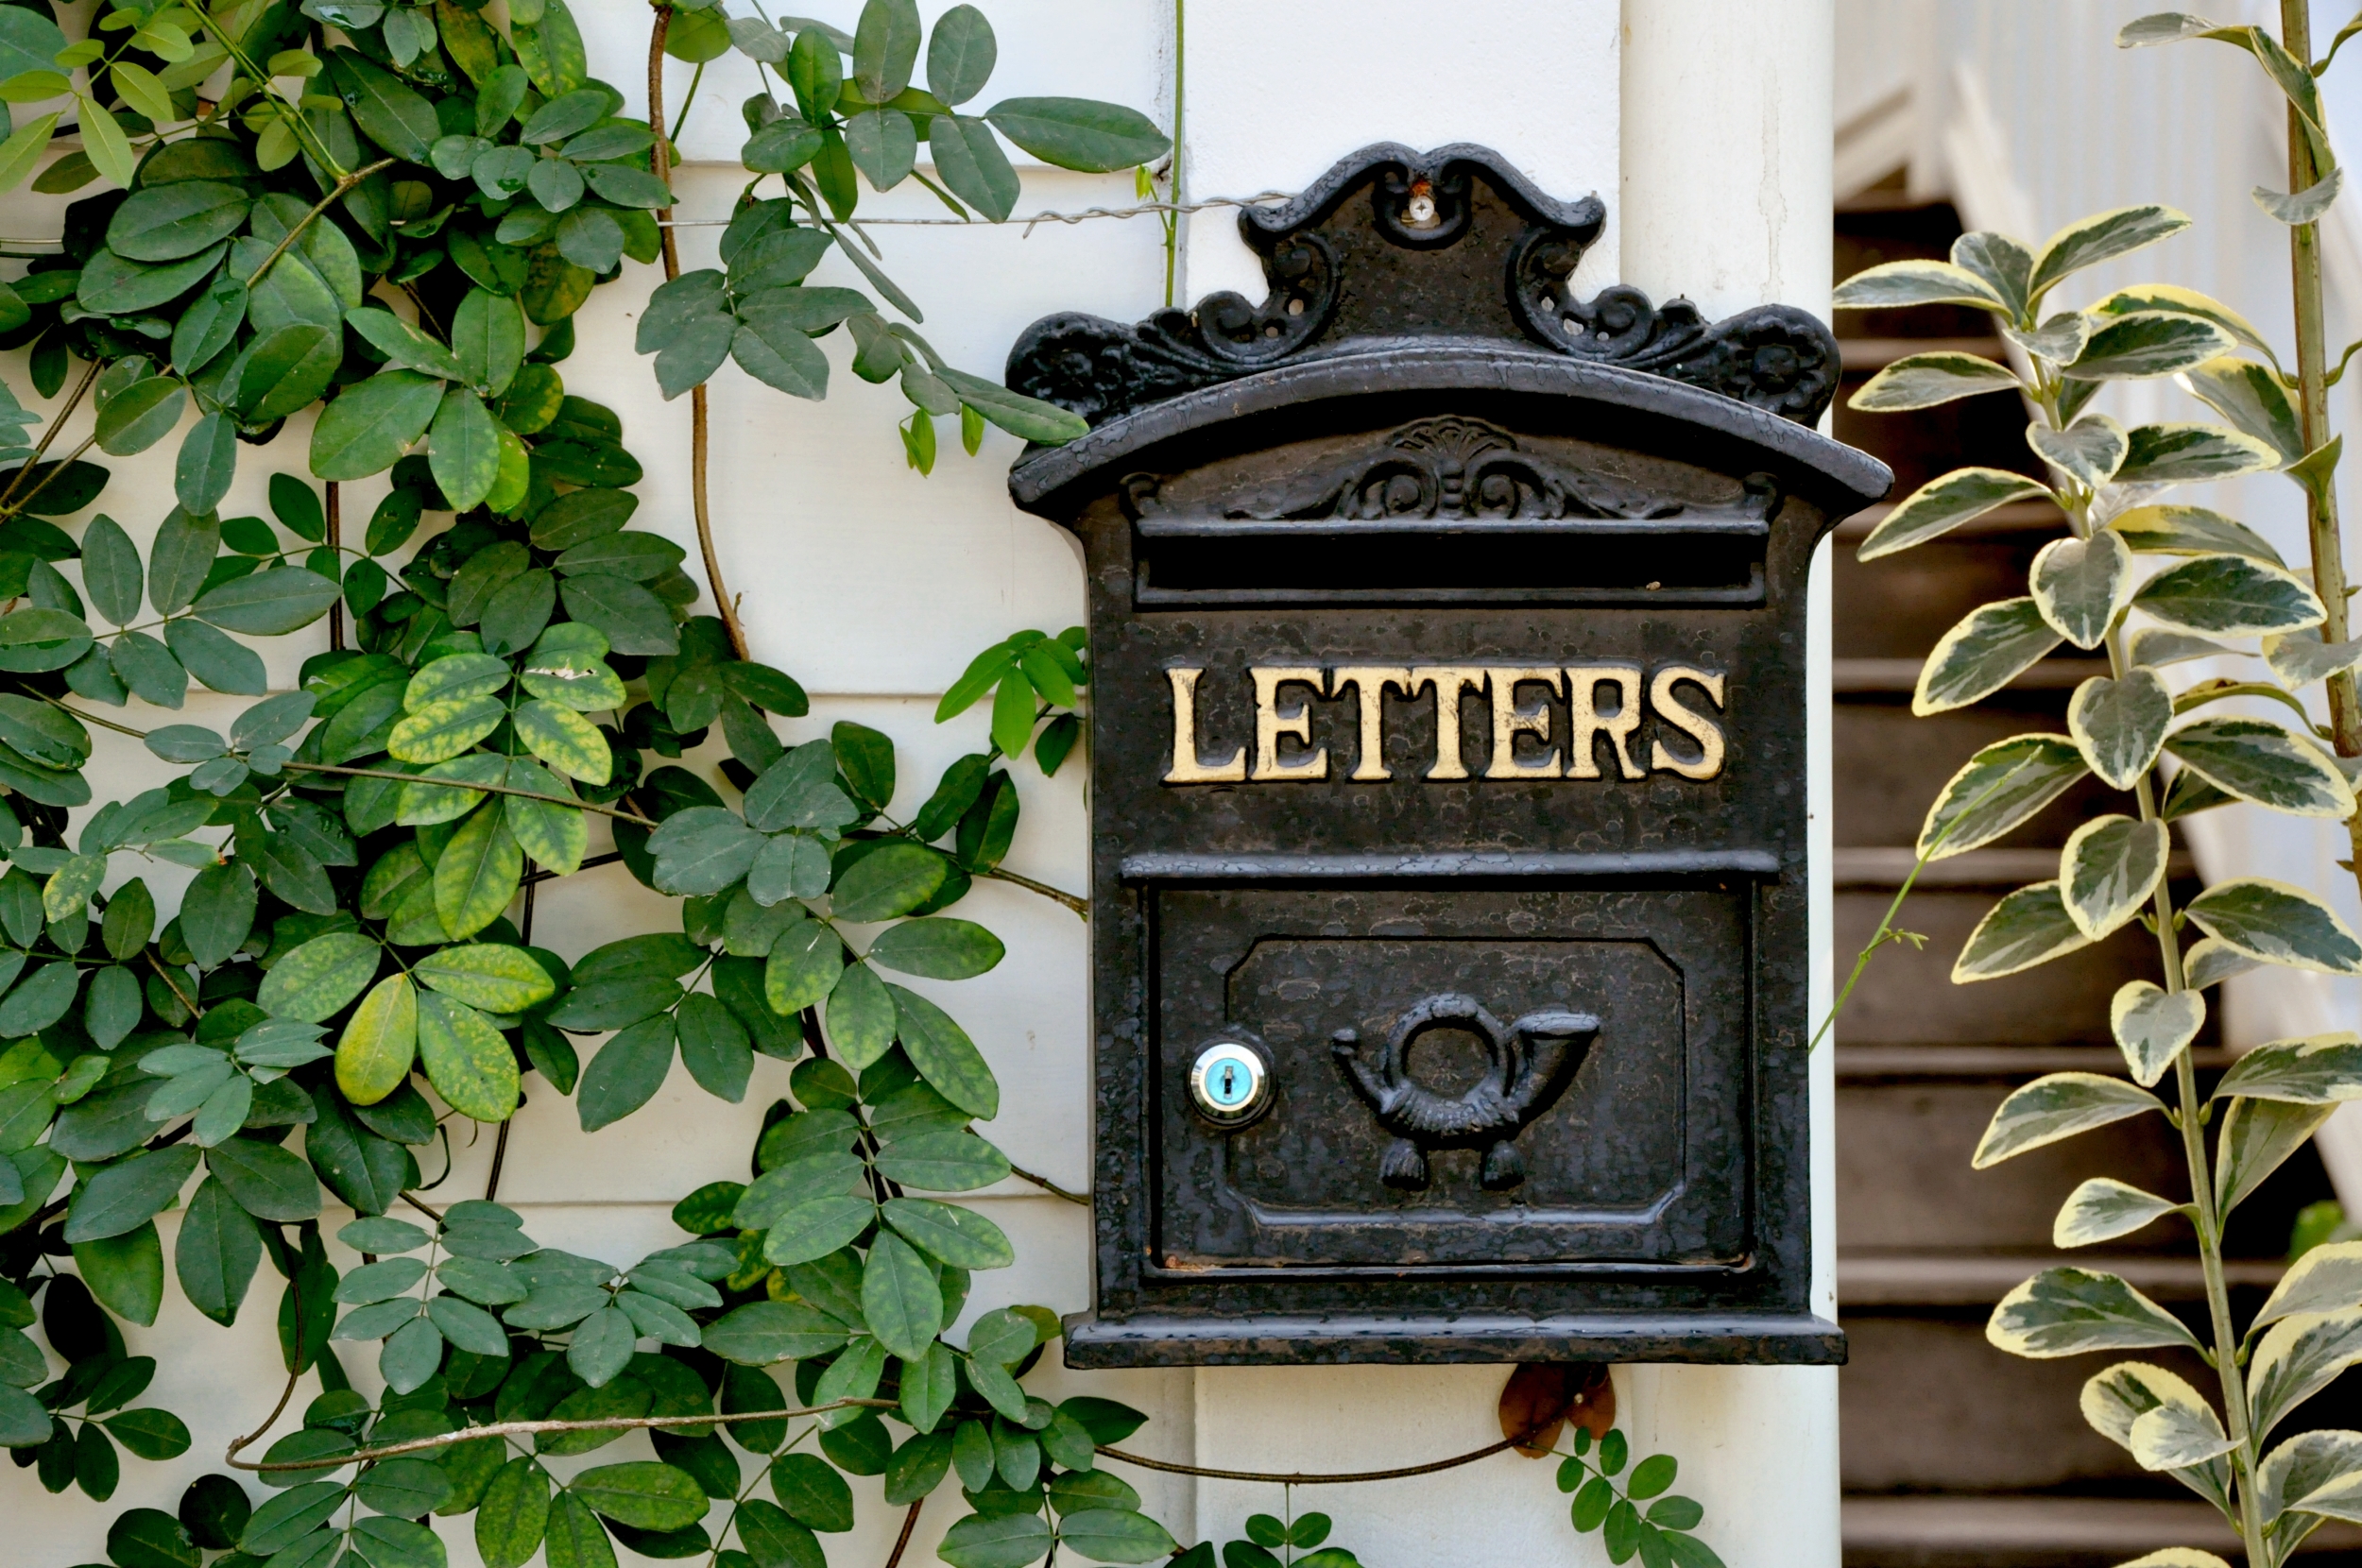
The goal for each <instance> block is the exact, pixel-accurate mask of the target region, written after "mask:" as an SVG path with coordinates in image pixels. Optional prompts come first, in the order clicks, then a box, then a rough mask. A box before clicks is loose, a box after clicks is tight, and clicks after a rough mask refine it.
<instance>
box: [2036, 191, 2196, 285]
mask: <svg viewBox="0 0 2362 1568" xmlns="http://www.w3.org/2000/svg"><path fill="white" fill-rule="evenodd" d="M2189 226H2190V220H2189V219H2188V218H2187V217H2186V216H2184V215H2183V214H2182V213H2177V212H2175V211H2174V210H2173V209H2172V208H2170V207H2161V206H2157V205H2153V204H2144V205H2141V206H2137V207H2119V208H2116V209H2114V211H2111V212H2106V213H2095V214H2094V215H2092V216H2090V217H2087V218H2081V219H2079V220H2077V221H2076V222H2074V223H2070V224H2068V225H2067V226H2066V227H2065V228H2063V229H2062V230H2059V231H2058V232H2057V233H2055V234H2053V235H2051V236H2050V238H2049V239H2048V240H2047V241H2045V243H2044V245H2043V247H2042V249H2041V250H2040V251H2039V252H2037V253H2036V255H2035V257H2034V270H2033V272H2032V274H2031V276H2030V277H2029V278H2028V283H2027V291H2028V296H2029V297H2030V298H2041V297H2042V295H2043V294H2044V293H2045V292H2046V291H2047V290H2048V289H2049V288H2051V286H2052V285H2054V284H2056V283H2057V282H2058V281H2060V280H2061V279H2063V278H2065V277H2066V276H2067V275H2068V274H2070V273H2073V272H2078V271H2080V270H2081V269H2082V268H2084V267H2087V266H2095V265H2097V264H2099V263H2101V262H2104V261H2107V260H2109V259H2110V258H2111V257H2114V256H2121V255H2124V254H2125V253H2126V252H2128V251H2131V250H2138V249H2140V248H2141V247H2144V246H2149V245H2154V244H2156V243H2157V242H2158V241H2159V240H2162V239H2165V238H2168V237H2170V236H2172V235H2174V234H2178V233H2180V232H2181V231H2182V230H2184V229H2187V228H2188V227H2189Z"/></svg>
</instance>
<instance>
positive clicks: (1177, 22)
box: [1165, 0, 1189, 308]
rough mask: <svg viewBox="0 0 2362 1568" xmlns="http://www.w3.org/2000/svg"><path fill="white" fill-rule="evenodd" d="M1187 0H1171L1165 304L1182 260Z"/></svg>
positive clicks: (1187, 65) (1169, 304) (1169, 299)
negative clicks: (1170, 207)
mask: <svg viewBox="0 0 2362 1568" xmlns="http://www.w3.org/2000/svg"><path fill="white" fill-rule="evenodd" d="M1187 4H1188V0H1172V167H1171V168H1170V169H1169V170H1168V171H1167V174H1166V179H1167V180H1168V181H1169V182H1170V184H1171V185H1172V205H1173V208H1174V211H1172V212H1171V213H1166V214H1165V304H1166V306H1167V307H1168V308H1170V307H1171V306H1172V290H1173V284H1174V280H1175V275H1176V274H1177V272H1178V271H1179V268H1180V260H1181V213H1180V211H1179V209H1180V206H1181V202H1182V200H1183V197H1182V195H1181V132H1182V128H1183V120H1182V116H1183V114H1184V112H1185V111H1186V110H1187V106H1188V97H1187V94H1186V92H1185V88H1186V85H1187V82H1188V76H1187V73H1188V70H1189V52H1188V50H1187V48H1186V47H1185V45H1186V43H1188V38H1189V33H1188V28H1187V26H1186V21H1187V18H1186V16H1185V14H1184V8H1185V7H1186V6H1187Z"/></svg>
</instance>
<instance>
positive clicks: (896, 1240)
mask: <svg viewBox="0 0 2362 1568" xmlns="http://www.w3.org/2000/svg"><path fill="white" fill-rule="evenodd" d="M861 1299H862V1315H863V1317H864V1320H865V1321H867V1322H868V1324H869V1332H870V1333H872V1334H874V1335H876V1336H877V1338H878V1342H879V1343H881V1344H882V1345H884V1346H885V1348H886V1349H887V1350H888V1351H889V1352H891V1353H892V1354H893V1355H899V1356H901V1357H902V1358H903V1359H904V1360H912V1359H916V1357H918V1356H922V1355H926V1354H927V1347H928V1346H929V1345H931V1344H933V1342H934V1338H935V1336H936V1335H937V1334H939V1333H941V1332H942V1331H943V1326H944V1325H943V1292H942V1291H941V1290H940V1289H939V1288H937V1287H936V1285H935V1276H934V1271H933V1270H932V1269H930V1268H929V1267H928V1266H927V1261H926V1259H925V1258H923V1257H921V1256H920V1255H919V1254H918V1253H917V1251H916V1249H914V1248H913V1247H912V1246H911V1244H910V1243H909V1242H907V1241H905V1240H903V1239H902V1238H901V1237H900V1236H897V1235H892V1234H881V1235H880V1236H878V1237H877V1239H876V1240H874V1241H872V1242H871V1243H870V1247H869V1258H868V1261H867V1262H866V1263H865V1264H864V1266H863V1269H862V1291H861Z"/></svg>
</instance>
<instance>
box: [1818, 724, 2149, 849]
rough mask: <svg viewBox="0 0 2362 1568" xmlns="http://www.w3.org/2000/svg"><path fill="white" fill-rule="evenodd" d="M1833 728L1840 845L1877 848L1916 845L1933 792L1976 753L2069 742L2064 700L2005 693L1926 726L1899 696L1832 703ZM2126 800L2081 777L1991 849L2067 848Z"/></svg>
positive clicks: (2096, 780)
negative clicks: (2036, 741)
mask: <svg viewBox="0 0 2362 1568" xmlns="http://www.w3.org/2000/svg"><path fill="white" fill-rule="evenodd" d="M1830 720H1831V736H1830V740H1831V744H1832V746H1833V748H1834V749H1835V751H1836V754H1837V755H1838V756H1839V757H1840V758H1844V766H1843V767H1842V768H1840V770H1839V775H1840V776H1839V779H1838V787H1837V801H1836V810H1835V823H1834V826H1835V827H1836V837H1837V842H1838V844H1840V845H1843V846H1846V847H1848V848H1863V849H1878V848H1884V847H1887V846H1889V845H1892V844H1912V843H1916V842H1917V841H1918V838H1919V831H1920V828H1921V827H1922V826H1923V825H1924V824H1925V823H1926V819H1927V808H1928V807H1929V805H1931V804H1932V803H1933V802H1934V800H1935V798H1936V795H1937V793H1938V792H1939V791H1941V790H1942V789H1943V785H1944V781H1945V780H1946V779H1948V778H1950V777H1951V776H1952V775H1953V774H1954V773H1955V772H1956V771H1958V770H1959V768H1960V765H1961V764H1962V763H1964V762H1966V761H1967V760H1968V759H1969V758H1970V757H1971V756H1973V755H1975V754H1976V752H1977V749H1978V748H1980V747H1983V746H1989V745H1992V744H1993V743H1994V742H1995V741H2006V740H2008V739H2009V738H2010V737H2011V736H2013V735H2027V734H2045V735H2063V734H2065V733H2066V727H2067V726H2066V693H2065V692H2063V691H2045V690H2017V691H2003V692H1999V693H1996V694H1995V695H1994V696H1991V697H1988V698H1986V699H1985V700H1984V701H1983V702H1981V703H1978V704H1977V706H1976V707H1963V708H1959V709H1956V710H1955V711H1953V712H1950V713H1944V714H1940V715H1938V716H1937V717H1935V718H1932V719H1920V718H1914V717H1912V715H1911V710H1910V707H1909V706H1908V704H1907V703H1905V702H1904V701H1902V700H1901V699H1900V697H1899V695H1884V694H1878V695H1859V694H1857V695H1854V696H1849V697H1847V698H1845V699H1844V700H1842V701H1840V702H1838V703H1837V704H1835V705H1834V707H1833V708H1832V710H1831V713H1830ZM2123 801H2124V797H2123V796H2121V795H2119V794H2117V793H2114V791H2112V790H2110V789H2109V788H2108V787H2107V786H2106V785H2105V784H2102V783H2101V782H2100V781H2099V780H2098V779H2097V778H2089V777H2087V778H2084V779H2083V780H2081V781H2080V782H2079V783H2077V784H2076V785H2074V786H2073V787H2071V788H2070V789H2069V790H2068V791H2067V793H2065V794H2064V795H2062V797H2060V799H2059V800H2058V801H2057V802H2055V803H2054V804H2052V805H2051V806H2049V807H2047V808H2045V810H2043V811H2041V812H2039V813H2038V814H2036V816H2035V817H2034V818H2033V820H2032V821H2030V822H2028V823H2026V824H2024V825H2023V826H2021V827H2017V828H2016V829H2014V830H2013V831H2011V833H2010V834H2008V835H2007V836H2006V837H2004V838H2002V839H2000V840H1998V841H1996V843H1995V844H1993V845H1991V846H1990V847H1993V848H2012V847H2014V848H2041V847H2048V846H2056V845H2059V844H2064V843H2066V841H2067V836H2068V835H2069V834H2070V833H2072V832H2073V831H2074V830H2075V829H2076V827H2079V826H2080V825H2081V824H2082V823H2085V822H2088V821H2089V820H2091V818H2093V817H2094V816H2096V815H2098V814H2099V813H2100V812H2103V811H2119V810H2123V809H2124V805H2123ZM2046 875H2048V874H2047V873H2045V876H2046Z"/></svg>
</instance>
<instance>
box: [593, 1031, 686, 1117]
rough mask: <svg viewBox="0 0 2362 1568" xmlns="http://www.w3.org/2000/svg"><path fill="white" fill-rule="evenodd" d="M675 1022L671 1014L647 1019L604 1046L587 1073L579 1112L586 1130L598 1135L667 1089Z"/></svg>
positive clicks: (617, 1035)
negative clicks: (665, 1081)
mask: <svg viewBox="0 0 2362 1568" xmlns="http://www.w3.org/2000/svg"><path fill="white" fill-rule="evenodd" d="M673 1044H674V1023H673V1018H672V1015H671V1014H658V1015H656V1016H655V1017H652V1018H643V1019H642V1020H641V1021H640V1022H638V1023H636V1024H633V1025H631V1026H630V1027H629V1028H627V1029H625V1030H622V1031H619V1032H617V1033H616V1034H615V1035H613V1036H612V1037H610V1038H609V1039H608V1042H607V1044H606V1045H604V1046H601V1047H600V1048H599V1053H598V1055H596V1056H594V1057H592V1058H591V1059H590V1066H588V1067H586V1068H585V1069H583V1074H582V1085H581V1087H580V1089H579V1090H577V1091H576V1093H575V1096H574V1109H575V1112H576V1114H577V1115H578V1116H579V1117H580V1118H581V1121H582V1130H583V1131H584V1132H586V1133H595V1132H597V1131H598V1130H599V1129H600V1128H602V1127H607V1126H609V1125H611V1124H613V1123H615V1122H618V1121H621V1120H623V1119H624V1117H625V1116H629V1115H631V1114H632V1113H633V1112H634V1111H637V1110H639V1109H640V1107H642V1105H645V1104H646V1103H647V1102H648V1101H649V1100H651V1099H654V1098H656V1092H657V1091H658V1090H659V1089H660V1088H662V1087H663V1086H664V1080H665V1077H666V1075H667V1074H669V1073H670V1072H671V1071H672V1070H673Z"/></svg>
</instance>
